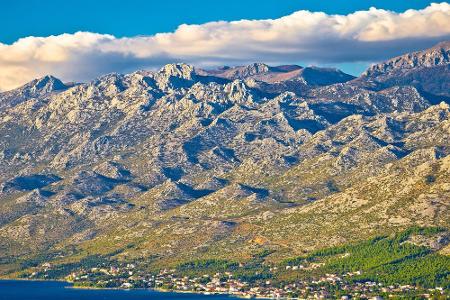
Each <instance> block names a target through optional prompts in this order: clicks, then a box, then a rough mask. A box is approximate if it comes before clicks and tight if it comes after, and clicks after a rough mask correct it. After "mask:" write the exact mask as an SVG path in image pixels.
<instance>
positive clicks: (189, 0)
mask: <svg viewBox="0 0 450 300" xmlns="http://www.w3.org/2000/svg"><path fill="white" fill-rule="evenodd" d="M432 2H439V1H427V0H371V1H369V0H226V1H214V0H76V1H73V0H72V1H64V0H56V1H55V0H45V1H43V0H27V1H25V0H17V1H15V0H7V1H3V3H2V9H1V10H0V42H2V43H12V42H14V41H16V40H17V39H18V38H21V37H26V36H48V35H55V34H61V33H73V32H76V31H91V32H98V33H108V34H113V35H115V36H117V37H123V36H136V35H150V34H154V33H158V32H169V31H173V30H174V29H175V28H176V27H177V26H178V25H180V24H182V23H188V24H201V23H205V22H209V21H217V20H226V21H232V20H240V19H266V18H278V17H281V16H285V15H288V14H291V13H292V12H295V11H297V10H310V11H323V12H326V13H328V14H348V13H352V12H354V11H358V10H365V9H368V8H370V7H372V6H375V7H377V8H383V9H389V10H393V11H398V12H400V11H404V10H406V9H410V8H414V9H419V8H423V7H425V6H427V5H428V4H429V3H432Z"/></svg>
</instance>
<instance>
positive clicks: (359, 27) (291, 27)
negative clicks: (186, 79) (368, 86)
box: [0, 0, 450, 90]
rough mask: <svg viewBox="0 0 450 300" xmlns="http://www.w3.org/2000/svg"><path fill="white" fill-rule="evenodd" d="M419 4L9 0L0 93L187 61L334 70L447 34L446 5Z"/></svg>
mask: <svg viewBox="0 0 450 300" xmlns="http://www.w3.org/2000/svg"><path fill="white" fill-rule="evenodd" d="M432 2H433V1H423V0H389V1H385V0H376V1H368V0H321V1H317V0H259V1H253V0H227V1H212V0H209V1H205V0H189V1H174V0H172V1H170V0H165V1H159V0H158V1H155V0H153V1H151V0H147V1H144V0H128V1H124V0H120V1H118V0H109V1H102V0H97V1H92V0H90V1H87V0H77V1H53V0H47V1H39V0H28V1H5V2H4V3H2V9H1V10H0V89H1V90H8V89H11V88H14V87H17V86H18V85H21V84H23V83H25V82H27V81H29V80H31V79H33V78H36V77H40V76H43V75H46V74H49V73H50V74H52V75H55V76H57V77H60V78H62V79H63V80H66V81H86V80H90V79H93V78H95V77H97V76H99V75H102V74H104V73H109V72H121V73H123V72H131V71H134V70H136V69H143V68H149V69H155V68H159V67H161V66H162V65H163V64H165V63H170V62H179V61H183V62H187V63H191V64H195V65H197V66H200V67H215V66H219V65H224V64H226V65H235V64H245V63H250V62H256V61H257V62H266V63H269V64H286V63H295V64H301V65H319V66H337V67H339V68H342V69H343V70H344V71H346V72H349V73H352V74H356V75H357V74H358V73H360V72H362V71H363V70H364V69H365V68H366V67H367V66H368V65H370V64H371V63H374V62H377V61H380V60H383V59H387V58H389V57H392V56H394V55H399V54H402V53H405V52H408V51H412V50H418V49H423V48H426V47H429V46H432V45H433V44H435V43H437V42H439V41H443V40H448V39H450V5H449V4H448V3H447V2H436V3H435V4H432Z"/></svg>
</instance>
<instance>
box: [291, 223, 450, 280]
mask: <svg viewBox="0 0 450 300" xmlns="http://www.w3.org/2000/svg"><path fill="white" fill-rule="evenodd" d="M443 230H444V229H442V228H437V227H434V228H420V227H413V228H410V229H408V230H406V231H404V232H401V233H399V234H397V235H395V236H393V237H386V236H384V237H383V236H381V237H376V238H373V239H370V240H368V241H364V242H360V243H356V244H350V245H344V246H340V247H332V248H327V249H323V250H319V251H315V252H313V253H311V254H309V255H307V256H305V257H298V258H295V259H290V260H286V261H285V262H284V265H295V264H300V263H305V262H306V263H312V262H315V263H323V264H324V265H323V266H322V267H320V268H319V269H317V270H316V271H315V272H311V273H312V274H320V273H322V274H323V273H338V274H339V273H342V274H343V273H346V272H356V271H361V274H360V275H358V276H354V277H352V281H367V280H371V281H377V282H383V283H385V284H413V285H420V286H424V287H435V286H442V287H445V288H449V287H450V257H448V256H444V255H439V254H436V253H434V252H432V251H431V249H429V248H426V247H422V246H416V245H414V244H412V243H409V242H407V240H408V238H410V237H411V236H412V235H422V236H426V237H432V236H433V235H435V234H437V233H439V232H442V231H443Z"/></svg>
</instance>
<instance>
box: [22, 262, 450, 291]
mask: <svg viewBox="0 0 450 300" xmlns="http://www.w3.org/2000/svg"><path fill="white" fill-rule="evenodd" d="M51 269H52V265H51V264H49V263H45V264H43V265H42V266H41V267H40V270H39V271H38V272H34V273H32V274H31V275H30V278H48V275H47V276H46V272H48V271H51ZM271 270H273V271H277V272H279V270H278V268H271ZM283 271H286V272H292V271H301V268H300V267H299V266H286V267H285V269H284V268H283ZM355 275H361V271H356V272H348V273H346V274H342V275H338V274H325V275H324V276H320V277H318V278H316V279H315V280H304V281H302V280H297V281H295V282H291V283H286V284H280V283H274V282H272V280H262V281H255V282H246V281H242V280H240V279H239V278H236V277H235V276H234V275H233V273H232V272H223V273H220V272H217V273H214V274H203V275H201V276H182V275H180V274H179V273H178V272H177V270H176V269H162V270H160V271H159V272H158V273H155V274H146V273H145V272H142V271H140V270H139V269H138V268H137V267H136V265H134V264H126V265H123V266H120V267H119V266H103V267H94V268H90V269H80V270H78V271H74V272H72V273H70V274H69V275H68V276H66V277H65V280H66V281H68V282H71V283H73V285H74V287H75V288H116V289H117V288H119V289H135V288H140V289H154V290H157V291H173V292H184V293H202V294H205V295H214V294H227V295H232V296H235V297H240V298H262V299H342V300H345V299H373V300H378V299H388V298H396V297H398V296H406V295H409V296H414V297H419V298H422V299H440V298H442V299H446V297H447V296H449V295H448V291H446V290H445V289H444V288H441V287H436V288H431V289H422V288H419V287H415V286H411V285H388V286H385V285H383V284H382V283H377V282H372V281H365V282H352V281H351V280H349V279H350V278H351V277H353V276H355Z"/></svg>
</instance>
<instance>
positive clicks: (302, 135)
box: [0, 42, 450, 274]
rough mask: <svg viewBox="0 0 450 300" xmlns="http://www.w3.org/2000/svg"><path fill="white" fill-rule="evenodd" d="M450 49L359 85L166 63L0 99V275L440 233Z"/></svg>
mask: <svg viewBox="0 0 450 300" xmlns="http://www.w3.org/2000/svg"><path fill="white" fill-rule="evenodd" d="M448 46H449V43H448V42H447V43H443V44H439V45H437V46H436V47H433V48H431V49H427V50H424V51H421V52H417V53H411V54H407V55H404V56H401V57H398V58H394V59H392V60H389V61H387V62H384V63H380V64H378V65H375V66H373V67H371V68H370V69H369V70H368V71H367V72H365V73H364V74H363V75H362V76H361V77H359V78H354V77H353V76H350V75H348V74H345V73H343V72H341V71H339V70H335V69H328V68H317V67H305V68H304V67H300V66H295V65H293V66H277V67H271V66H267V65H264V64H260V63H258V64H252V65H249V66H243V67H224V68H220V69H217V70H202V69H197V68H195V67H193V66H190V65H187V64H169V65H166V66H164V67H163V68H161V69H160V70H158V71H147V70H141V71H136V72H134V73H130V74H108V75H105V76H102V77H100V78H97V79H95V80H93V81H91V82H88V83H79V84H65V83H63V82H61V81H60V80H59V79H57V78H55V77H53V76H46V77H44V78H40V79H36V80H34V81H32V82H30V83H28V84H26V85H24V86H22V87H20V88H18V89H15V90H12V91H8V92H4V93H0V137H1V139H0V157H1V160H0V212H1V213H0V272H1V273H2V274H10V273H11V272H15V271H20V270H23V269H26V268H27V267H29V266H31V265H33V263H35V262H38V263H41V262H43V261H50V262H52V263H54V264H65V263H68V262H71V263H73V262H79V261H80V260H82V259H85V258H89V257H92V256H95V255H100V256H104V257H107V258H111V259H117V260H119V261H125V262H126V261H134V260H138V259H141V260H143V261H145V262H146V263H147V264H148V265H149V266H152V267H164V266H166V265H175V264H179V263H180V262H186V261H190V260H194V259H205V258H208V259H209V258H215V259H230V260H234V261H245V260H248V259H251V258H252V257H254V255H256V254H258V253H261V251H268V253H270V255H267V256H265V259H266V260H267V261H275V262H280V261H282V260H284V259H286V258H289V257H295V256H299V255H304V254H305V253H311V252H313V251H315V250H318V249H322V248H325V247H336V246H340V245H343V244H346V243H349V242H357V241H363V240H366V239H369V238H373V237H375V236H379V235H389V234H394V233H398V232H400V231H402V230H405V229H407V228H411V227H413V226H423V227H430V226H431V227H436V226H439V227H440V228H443V230H444V232H447V230H448V229H449V228H450V223H449V222H450V219H449V218H448V215H449V211H448V208H449V204H450V182H449V180H448V179H449V178H450V155H449V154H450V107H449V103H450V101H449V99H450V98H449V97H450V94H449V93H448V91H449V87H450V86H449V85H450V78H449V77H448V75H449V74H450V73H449V72H448V70H450V69H449V68H450V62H449V47H448ZM445 234H447V233H444V236H445ZM446 249H447V250H448V238H447V239H444V243H443V244H442V245H440V246H439V247H438V248H436V249H434V250H433V251H441V253H444V254H445V253H448V252H446V251H447V250H446Z"/></svg>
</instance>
